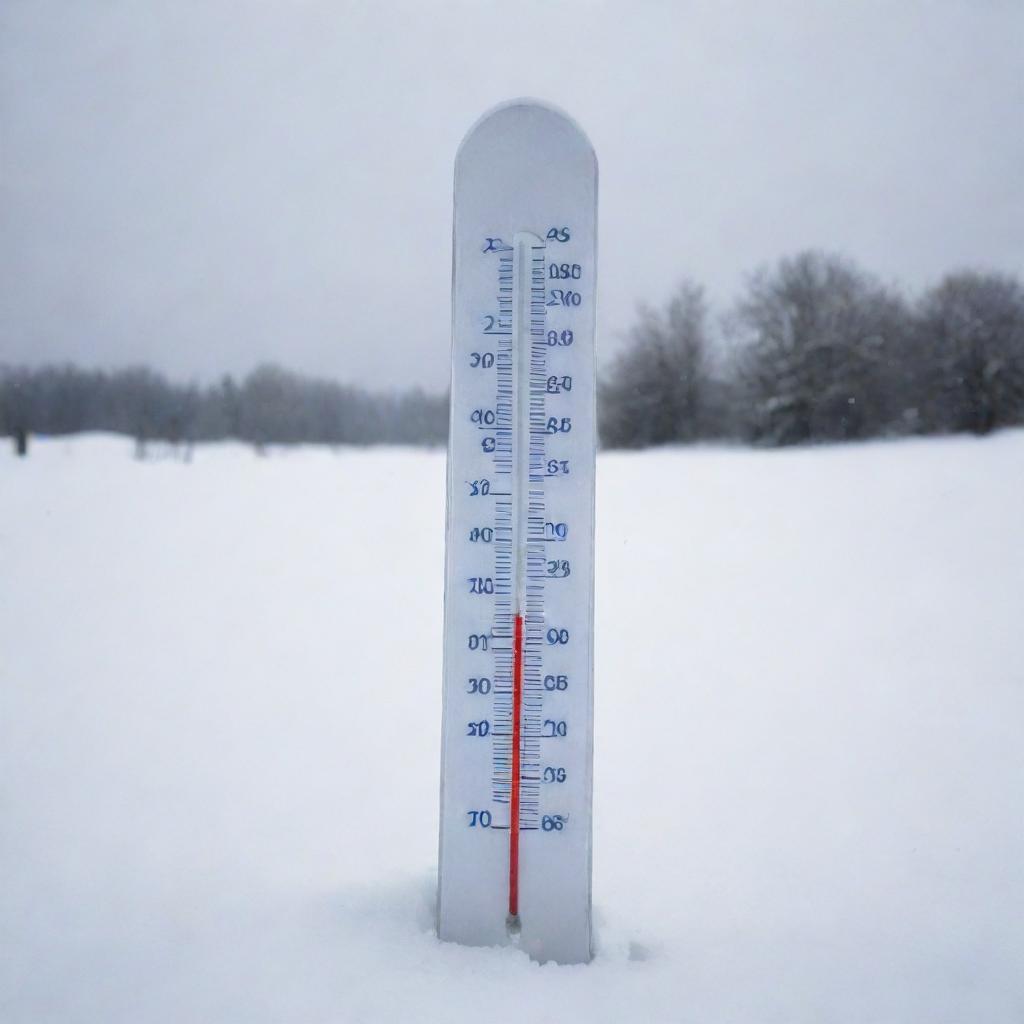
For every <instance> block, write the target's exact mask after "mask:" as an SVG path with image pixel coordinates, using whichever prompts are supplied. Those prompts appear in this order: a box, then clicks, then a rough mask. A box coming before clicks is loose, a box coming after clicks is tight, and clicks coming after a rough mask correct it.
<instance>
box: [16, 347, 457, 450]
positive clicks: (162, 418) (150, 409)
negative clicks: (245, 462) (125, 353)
mask: <svg viewBox="0 0 1024 1024" xmlns="http://www.w3.org/2000/svg"><path fill="white" fill-rule="evenodd" d="M0 426H2V429H3V430H4V432H5V433H7V434H9V435H12V436H15V437H16V436H17V435H18V433H19V432H28V433H29V434H76V433H80V432H82V431H86V430H105V431H112V432H114V433H118V434H127V435H128V436H129V437H134V438H135V439H136V442H137V444H138V449H139V452H140V454H141V453H142V452H143V451H144V450H145V445H146V444H147V442H150V441H166V442H170V443H171V444H174V445H191V444H192V443H194V442H197V441H223V440H227V439H235V440H239V441H247V442H249V443H251V444H253V445H255V446H256V447H257V448H261V447H264V446H266V445H270V444H301V443H311V444H330V445H340V444H416V445H420V444H422V445H429V444H443V443H444V442H445V439H446V437H447V436H448V399H447V397H446V396H438V395H428V394H424V393H423V392H422V391H417V390H414V391H407V392H404V393H401V394H375V393H373V392H370V391H365V390H363V389H362V388H356V387H346V386H344V385H341V384H337V383H334V382H332V381H325V380H317V379H314V378H309V377H302V376H299V375H298V374H294V373H290V372H288V371H287V370H282V369H280V368H279V367H276V366H261V367H259V368H258V369H256V370H254V371H253V372H252V373H250V374H249V375H248V376H247V377H245V378H244V379H243V380H242V381H241V382H238V383H236V382H235V380H234V379H233V378H232V377H224V378H223V380H221V381H220V382H219V383H217V384H214V385H210V386H207V387H199V386H197V385H195V384H188V385H183V384H173V383H170V382H169V381H167V380H166V378H164V377H163V376H161V375H160V374H158V373H154V372H153V371H152V370H149V369H145V368H132V369H126V370H119V371H115V372H113V373H105V372H103V371H101V370H82V369H78V368H76V367H73V366H61V367H54V366H47V367H42V368H38V369H27V368H23V367H22V368H11V367H7V368H2V367H0Z"/></svg>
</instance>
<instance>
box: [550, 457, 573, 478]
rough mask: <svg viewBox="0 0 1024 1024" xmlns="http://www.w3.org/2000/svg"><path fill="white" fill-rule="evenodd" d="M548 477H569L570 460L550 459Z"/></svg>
mask: <svg viewBox="0 0 1024 1024" xmlns="http://www.w3.org/2000/svg"><path fill="white" fill-rule="evenodd" d="M547 468H548V472H547V475H548V476H568V475H569V460H568V459H548V467H547Z"/></svg>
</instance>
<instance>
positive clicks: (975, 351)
mask: <svg viewBox="0 0 1024 1024" xmlns="http://www.w3.org/2000/svg"><path fill="white" fill-rule="evenodd" d="M918 325H919V343H918V345H917V352H918V362H919V364H920V365H919V368H918V374H917V379H918V382H919V387H920V390H921V404H922V406H923V416H924V418H925V420H926V423H925V429H927V430H932V431H934V430H969V431H973V432H974V433H977V434H987V433H988V432H989V431H990V430H993V429H994V428H995V427H998V426H1005V425H1009V424H1013V423H1021V422H1024V287H1022V286H1021V283H1020V282H1019V281H1017V280H1016V279H1014V278H1012V277H1007V276H1005V275H1002V274H991V273H979V272H974V271H964V272H961V273H956V274H950V275H949V276H947V277H946V278H945V279H943V280H942V281H941V282H940V283H939V284H938V285H936V286H935V287H934V288H932V289H931V290H930V291H928V292H926V293H925V295H924V296H923V298H922V299H921V302H920V305H919V309H918Z"/></svg>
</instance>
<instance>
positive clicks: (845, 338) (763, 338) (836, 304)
mask: <svg viewBox="0 0 1024 1024" xmlns="http://www.w3.org/2000/svg"><path fill="white" fill-rule="evenodd" d="M598 413H599V421H600V431H601V440H602V443H603V444H604V445H605V446H606V447H611V448H644V447H648V446H651V445H659V444H683V443H690V442H696V441H717V440H728V441H735V442H746V443H752V444H758V445H765V446H778V445H788V444H799V443H810V442H823V441H845V440H855V439H861V438H870V437H892V436H900V435H909V434H936V433H953V432H959V431H969V432H973V433H977V434H984V433H988V432H989V431H991V430H994V429H996V428H997V427H1001V426H1010V425H1014V424H1021V423H1024V287H1022V285H1021V283H1020V281H1019V280H1017V279H1016V278H1014V277H1011V276H1007V275H1004V274H995V273H982V272H975V271H964V272H961V273H954V274H950V275H948V276H947V277H945V278H944V279H943V280H942V281H940V282H939V283H938V284H937V285H935V286H934V287H932V288H929V289H927V290H926V291H925V292H924V293H923V294H921V295H919V296H916V297H913V298H911V297H908V296H906V295H905V294H903V293H902V292H900V291H899V290H897V289H895V288H893V287H891V286H888V285H885V284H883V283H881V282H880V281H878V280H877V279H876V278H874V277H872V276H871V275H870V274H867V273H865V272H864V271H862V270H861V269H859V268H858V267H856V266H855V265H854V264H852V263H851V262H849V261H848V260H846V259H843V258H842V257H839V256H833V255H829V254H826V253H821V252H814V251H811V252H804V253H800V254H798V255H796V256H794V257H791V258H787V259H783V260H781V261H779V263H778V264H777V265H775V266H774V267H771V268H767V269H764V270H762V271H760V272H759V273H756V274H754V275H753V276H752V277H751V278H750V279H749V280H748V282H747V285H746V287H745V289H744V291H743V294H742V295H740V297H739V298H738V300H737V301H736V302H735V303H734V304H733V306H732V308H731V309H729V310H728V311H727V312H726V313H725V314H724V315H723V316H721V317H719V318H717V319H716V320H715V321H714V322H712V318H711V316H710V313H709V310H708V304H707V302H706V300H705V297H704V292H703V290H702V289H701V288H700V287H699V286H698V285H696V284H695V283H693V282H690V281H685V282H683V283H682V284H681V285H680V286H679V288H678V289H677V291H676V293H675V294H674V295H673V296H672V298H671V299H670V301H669V302H668V303H667V304H666V305H665V307H664V308H661V309H651V308H646V307H645V308H641V310H640V311H639V314H638V319H637V322H636V324H635V325H634V327H633V329H632V331H631V332H630V335H629V337H628V339H627V343H626V345H625V346H624V348H623V349H622V350H621V351H620V353H619V354H618V355H617V356H616V358H615V359H614V360H613V361H612V362H611V364H610V365H609V366H608V367H607V368H606V370H605V371H604V372H603V373H602V375H601V379H600V381H599V386H598ZM447 428H448V400H447V396H442V395H429V394H425V393H424V392H422V391H419V390H413V391H408V392H404V393H399V394H387V393H373V392H368V391H366V390H363V389H361V388H356V387H347V386H344V385H341V384H337V383H333V382H329V381H324V380H317V379H314V378H309V377H303V376H299V375H297V374H294V373H290V372H288V371H286V370H283V369H280V368H278V367H275V366H263V367H260V368H259V369H257V370H254V371H253V372H252V373H250V374H249V375H248V376H247V377H245V378H244V379H243V380H241V381H240V382H236V381H235V380H234V379H233V378H231V377H225V378H224V379H223V380H222V381H220V382H219V383H218V384H214V385H209V386H204V387H200V386H197V385H194V384H190V385H182V384H174V383H170V382H168V381H167V380H166V379H165V378H164V377H162V376H161V375H160V374H158V373H155V372H153V371H152V370H149V369H145V368H134V369H126V370H121V371H116V372H110V373H107V372H103V371H98V370H93V371H90V370H83V369H78V368H75V367H71V366H65V367H52V366H51V367H43V368H36V369H28V368H24V367H9V366H8V367H3V366H0V431H2V432H3V433H4V434H6V435H9V436H12V437H14V438H15V440H16V443H17V444H18V445H19V447H24V445H25V443H26V440H27V437H28V436H29V435H31V434H73V433H78V432H81V431H87V430H88V431H114V432H117V433H122V434H126V435H129V436H131V437H134V438H135V439H136V442H137V446H138V450H139V452H140V454H141V453H143V452H144V451H145V445H146V444H147V442H149V441H167V442H170V443H171V444H174V445H185V446H190V445H191V444H192V443H194V442H198V441H215V440H223V439H228V438H233V439H237V440H241V441H246V442H249V443H251V444H253V445H255V446H256V447H258V448H260V447H263V446H266V445H270V444H297V443H304V442H305V443H317V444H331V445H340V444H378V443H385V444H422V445H434V444H441V443H443V442H444V441H445V438H446V436H447Z"/></svg>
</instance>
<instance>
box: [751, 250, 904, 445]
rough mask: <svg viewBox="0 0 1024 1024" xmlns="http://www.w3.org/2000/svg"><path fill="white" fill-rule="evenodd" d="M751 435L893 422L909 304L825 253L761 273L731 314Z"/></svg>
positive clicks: (779, 438) (817, 432) (790, 438)
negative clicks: (736, 335)
mask: <svg viewBox="0 0 1024 1024" xmlns="http://www.w3.org/2000/svg"><path fill="white" fill-rule="evenodd" d="M732 323H733V324H734V326H735V328H736V330H737V332H738V340H739V355H738V359H737V361H736V368H737V373H738V375H739V378H740V380H739V386H740V393H741V395H742V396H743V400H744V403H745V406H746V409H745V410H744V411H745V418H746V421H747V423H746V426H747V432H748V433H749V435H750V436H751V437H752V438H753V439H754V440H759V441H762V442H767V443H772V444H791V443H797V442H801V441H810V440H844V439H850V438H858V437H868V436H871V435H873V434H877V433H880V432H882V431H883V430H885V429H886V428H887V427H888V425H889V424H890V423H891V422H892V420H893V417H894V414H895V406H896V405H898V401H897V396H896V395H894V390H895V388H896V377H897V374H898V367H899V365H900V359H901V357H902V351H903V347H904V345H905V343H906V339H907V336H908V334H909V332H910V319H909V315H908V313H907V310H906V308H905V305H904V303H903V300H902V299H901V298H900V297H899V296H898V295H896V294H894V293H892V292H891V291H889V290H888V289H886V288H884V287H883V286H881V285H880V284H878V283H877V282H876V281H875V280H874V279H872V278H871V277H869V276H867V275H866V274H864V273H863V272H861V271H860V270H858V269H857V268H856V267H855V266H854V265H853V264H851V263H849V262H848V261H846V260H844V259H842V258H840V257H838V256H832V255H828V254H825V253H820V252H803V253H800V254H799V255H797V256H795V257H793V258H791V259H784V260H781V261H780V262H779V264H778V265H777V266H776V267H775V268H774V269H772V270H762V271H760V272H759V273H757V274H755V275H754V276H753V277H752V278H751V280H750V282H749V285H748V287H747V293H746V295H745V296H744V297H743V298H742V299H741V301H740V302H739V303H738V305H737V307H736V310H735V312H734V316H733V318H732Z"/></svg>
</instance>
